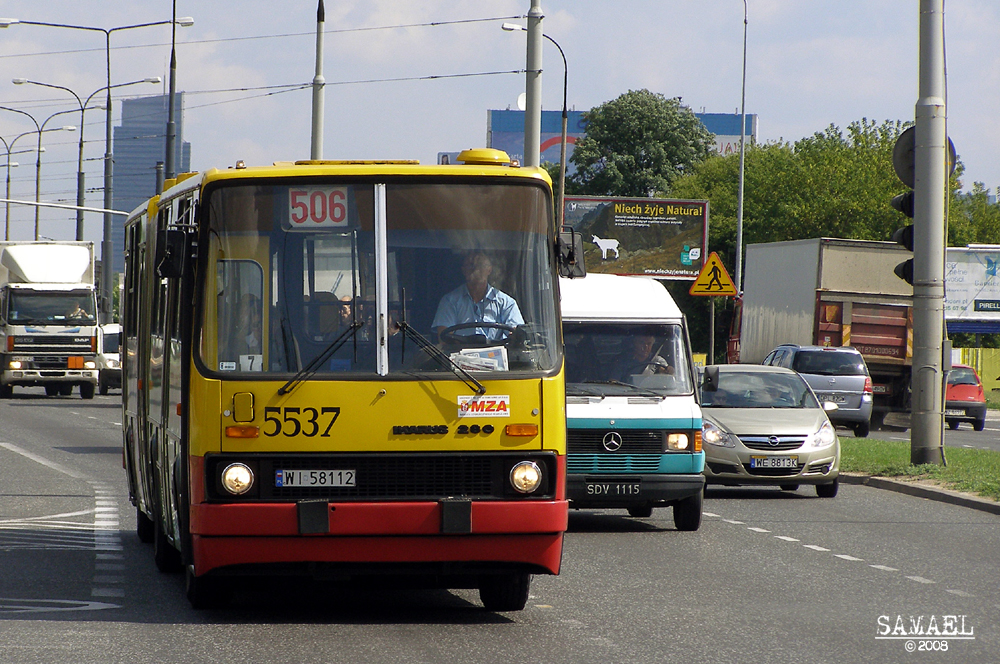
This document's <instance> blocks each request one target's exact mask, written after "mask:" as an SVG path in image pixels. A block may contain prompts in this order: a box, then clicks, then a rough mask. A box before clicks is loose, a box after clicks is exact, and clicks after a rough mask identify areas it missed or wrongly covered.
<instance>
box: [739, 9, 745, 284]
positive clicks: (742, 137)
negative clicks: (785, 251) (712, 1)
mask: <svg viewBox="0 0 1000 664" xmlns="http://www.w3.org/2000/svg"><path fill="white" fill-rule="evenodd" d="M742 90H743V92H742V94H741V101H740V175H739V187H738V188H739V193H738V195H737V201H736V294H737V297H742V296H743V167H744V162H745V156H744V155H745V146H744V142H745V140H746V136H745V134H746V129H747V0H743V88H742Z"/></svg>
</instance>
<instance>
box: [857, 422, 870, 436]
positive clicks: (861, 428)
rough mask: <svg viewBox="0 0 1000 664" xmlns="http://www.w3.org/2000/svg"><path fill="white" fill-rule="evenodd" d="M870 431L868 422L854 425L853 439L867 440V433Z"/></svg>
mask: <svg viewBox="0 0 1000 664" xmlns="http://www.w3.org/2000/svg"><path fill="white" fill-rule="evenodd" d="M870 431H871V427H870V426H869V424H868V422H862V423H861V424H855V425H854V437H855V438H867V437H868V433H869V432H870Z"/></svg>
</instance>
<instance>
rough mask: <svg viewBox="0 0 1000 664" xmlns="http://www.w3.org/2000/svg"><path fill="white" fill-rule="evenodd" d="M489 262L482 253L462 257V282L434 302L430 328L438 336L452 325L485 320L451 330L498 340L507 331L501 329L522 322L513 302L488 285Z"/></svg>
mask: <svg viewBox="0 0 1000 664" xmlns="http://www.w3.org/2000/svg"><path fill="white" fill-rule="evenodd" d="M492 273H493V261H492V260H491V259H490V257H489V256H487V255H486V254H485V253H483V252H480V251H471V252H469V253H468V254H466V256H465V258H464V259H463V260H462V276H463V277H464V278H465V283H464V284H462V285H461V286H459V287H458V288H456V289H455V290H453V291H451V292H449V293H446V294H445V296H444V297H442V298H441V302H440V303H439V304H438V308H437V313H435V314H434V321H433V322H432V323H431V327H433V328H434V329H435V331H436V332H437V333H438V335H439V336H440V335H441V333H442V332H444V331H446V330H448V328H451V327H453V326H456V325H462V324H466V323H485V325H483V326H482V327H476V326H470V327H468V328H465V329H459V330H455V334H458V335H461V336H469V335H474V334H476V335H482V336H483V337H485V338H486V340H487V341H491V342H492V341H498V340H502V339H504V338H505V337H507V336H508V335H509V334H510V332H511V331H510V330H508V329H505V328H515V327H517V326H518V325H524V319H523V318H522V317H521V310H520V309H519V308H518V306H517V301H516V300H514V298H512V297H511V296H510V295H507V294H506V293H504V292H503V291H501V290H500V289H498V288H496V287H495V286H492V285H490V283H489V278H490V275H491V274H492Z"/></svg>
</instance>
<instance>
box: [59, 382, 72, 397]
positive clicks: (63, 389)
mask: <svg viewBox="0 0 1000 664" xmlns="http://www.w3.org/2000/svg"><path fill="white" fill-rule="evenodd" d="M59 394H61V395H63V396H64V397H68V396H69V395H71V394H73V385H72V384H69V385H60V386H59Z"/></svg>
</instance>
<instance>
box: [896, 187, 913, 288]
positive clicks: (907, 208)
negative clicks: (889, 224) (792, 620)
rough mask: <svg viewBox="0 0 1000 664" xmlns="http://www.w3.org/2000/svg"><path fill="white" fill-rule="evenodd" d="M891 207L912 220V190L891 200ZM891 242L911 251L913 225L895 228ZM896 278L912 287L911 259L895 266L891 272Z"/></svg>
mask: <svg viewBox="0 0 1000 664" xmlns="http://www.w3.org/2000/svg"><path fill="white" fill-rule="evenodd" d="M891 205H892V207H894V208H896V209H897V210H899V211H900V212H902V213H903V214H905V215H906V216H907V217H909V218H911V219H912V218H913V190H912V189H911V190H910V191H908V192H906V193H905V194H900V195H899V196H895V197H893V199H892V203H891ZM892 241H893V242H895V243H896V244H901V245H903V246H904V247H906V248H907V249H909V250H910V251H913V224H910V225H908V226H903V227H902V228H897V229H896V232H895V233H893V234H892ZM893 272H895V273H896V276H897V277H899V278H900V279H902V280H903V281H905V282H906V283H908V284H910V285H911V286H912V285H913V259H912V258H910V259H907V260H905V261H903V262H902V263H900V264H899V265H897V266H896V269H895V270H893Z"/></svg>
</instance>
